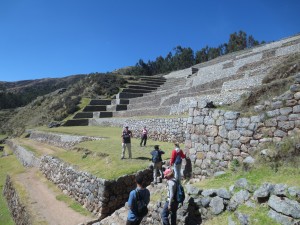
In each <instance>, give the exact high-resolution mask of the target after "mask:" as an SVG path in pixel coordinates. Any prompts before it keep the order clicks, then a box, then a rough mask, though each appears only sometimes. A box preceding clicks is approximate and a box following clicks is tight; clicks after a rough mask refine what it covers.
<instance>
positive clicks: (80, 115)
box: [73, 112, 93, 119]
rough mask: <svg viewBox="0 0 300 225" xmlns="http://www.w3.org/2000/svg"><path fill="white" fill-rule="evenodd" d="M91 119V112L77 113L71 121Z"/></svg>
mask: <svg viewBox="0 0 300 225" xmlns="http://www.w3.org/2000/svg"><path fill="white" fill-rule="evenodd" d="M83 118H86V119H87V118H93V113H92V112H79V113H76V115H75V116H74V117H73V119H83Z"/></svg>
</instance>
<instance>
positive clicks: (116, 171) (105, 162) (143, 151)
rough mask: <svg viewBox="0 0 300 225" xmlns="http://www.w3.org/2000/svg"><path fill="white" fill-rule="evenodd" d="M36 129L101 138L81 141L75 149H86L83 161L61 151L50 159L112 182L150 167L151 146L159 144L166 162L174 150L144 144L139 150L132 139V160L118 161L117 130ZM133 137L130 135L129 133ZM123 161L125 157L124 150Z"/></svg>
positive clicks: (169, 145)
mask: <svg viewBox="0 0 300 225" xmlns="http://www.w3.org/2000/svg"><path fill="white" fill-rule="evenodd" d="M39 130H43V131H47V132H59V133H66V134H74V135H85V136H98V137H105V138H106V139H104V140H98V141H88V142H82V143H80V144H78V145H76V147H81V148H86V149H89V150H90V151H92V152H93V153H92V154H90V155H88V156H87V157H85V158H83V152H77V151H62V152H57V153H56V154H55V155H54V156H56V157H58V158H60V159H62V160H63V161H65V162H68V163H70V164H72V165H73V166H74V167H75V168H76V169H79V170H82V171H87V172H90V173H92V174H94V175H95V176H97V177H101V178H105V179H115V178H118V177H120V176H123V175H125V174H133V173H135V172H137V171H138V170H142V169H145V168H147V166H148V165H149V164H150V160H151V155H150V152H151V151H152V150H153V148H154V145H156V144H158V145H160V148H161V149H162V150H163V151H165V152H166V154H165V155H163V159H164V160H166V159H169V158H170V156H171V151H172V149H173V147H174V145H173V143H167V142H158V141H152V140H148V141H147V146H146V147H140V146H139V143H140V139H139V138H132V144H131V145H132V147H131V151H132V157H133V158H132V159H124V160H121V152H122V149H121V133H122V129H121V128H115V127H94V126H91V127H58V128H52V129H49V128H46V127H42V128H39ZM133 135H134V134H133ZM97 154H100V155H101V154H102V155H105V154H108V156H106V157H99V156H97ZM125 158H128V153H127V150H126V152H125Z"/></svg>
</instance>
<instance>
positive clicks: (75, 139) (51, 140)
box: [28, 130, 105, 149]
mask: <svg viewBox="0 0 300 225" xmlns="http://www.w3.org/2000/svg"><path fill="white" fill-rule="evenodd" d="M28 132H29V133H30V139H33V140H35V141H39V142H43V143H47V144H50V145H55V146H58V147H62V148H65V149H70V148H72V147H73V146H75V145H77V144H78V143H80V142H83V141H94V140H103V139H105V138H101V137H87V136H76V135H68V134H59V133H47V132H42V131H34V130H30V131H28Z"/></svg>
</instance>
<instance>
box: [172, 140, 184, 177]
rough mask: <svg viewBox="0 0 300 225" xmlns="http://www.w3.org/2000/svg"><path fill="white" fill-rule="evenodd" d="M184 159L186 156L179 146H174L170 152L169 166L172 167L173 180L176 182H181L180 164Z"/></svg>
mask: <svg viewBox="0 0 300 225" xmlns="http://www.w3.org/2000/svg"><path fill="white" fill-rule="evenodd" d="M184 158H186V154H185V153H183V151H182V150H181V149H180V147H179V144H178V143H176V144H175V149H173V150H172V155H171V159H170V164H171V166H173V165H174V173H175V178H176V180H177V181H178V182H181V181H180V180H181V164H182V159H184Z"/></svg>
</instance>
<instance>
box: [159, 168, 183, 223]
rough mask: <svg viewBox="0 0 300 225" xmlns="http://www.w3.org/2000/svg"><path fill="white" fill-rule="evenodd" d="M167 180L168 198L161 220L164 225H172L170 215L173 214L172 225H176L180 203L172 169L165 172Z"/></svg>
mask: <svg viewBox="0 0 300 225" xmlns="http://www.w3.org/2000/svg"><path fill="white" fill-rule="evenodd" d="M164 175H165V178H166V179H167V191H168V197H167V201H166V202H165V205H164V208H163V210H162V213H161V220H162V223H163V225H170V221H169V215H170V214H171V225H176V219H177V210H178V204H179V203H178V202H177V201H176V192H177V185H176V184H177V181H176V179H175V178H174V172H173V170H172V169H166V170H165V172H164Z"/></svg>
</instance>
